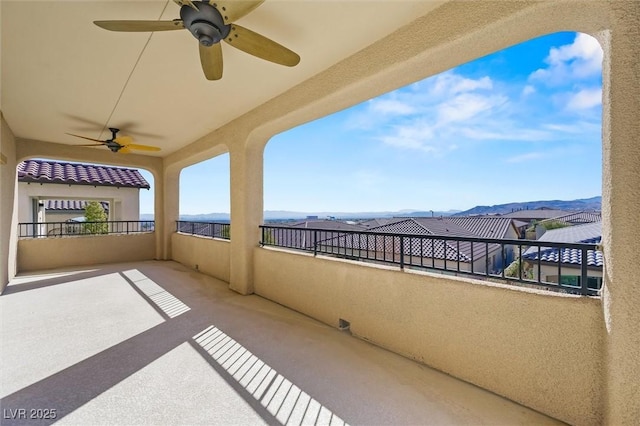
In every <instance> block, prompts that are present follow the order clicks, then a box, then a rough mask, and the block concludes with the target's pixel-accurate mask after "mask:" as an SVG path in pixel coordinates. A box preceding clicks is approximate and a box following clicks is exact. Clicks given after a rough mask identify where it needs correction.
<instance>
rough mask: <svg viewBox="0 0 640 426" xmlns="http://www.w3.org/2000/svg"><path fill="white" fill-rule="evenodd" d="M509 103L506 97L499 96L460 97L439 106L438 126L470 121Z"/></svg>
mask: <svg viewBox="0 0 640 426" xmlns="http://www.w3.org/2000/svg"><path fill="white" fill-rule="evenodd" d="M507 101H508V99H507V98H506V97H504V96H499V95H498V96H494V95H489V96H482V95H477V94H472V93H465V94H462V95H458V96H456V97H454V98H452V99H450V100H448V101H445V102H443V103H441V104H440V105H438V107H437V116H438V125H439V126H442V125H444V124H449V123H453V122H458V121H466V120H469V119H471V118H473V117H475V116H477V115H479V114H481V113H483V112H486V111H489V110H491V109H494V108H496V107H498V106H500V105H502V104H504V103H506V102H507Z"/></svg>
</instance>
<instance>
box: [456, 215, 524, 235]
mask: <svg viewBox="0 0 640 426" xmlns="http://www.w3.org/2000/svg"><path fill="white" fill-rule="evenodd" d="M447 219H448V220H450V221H451V222H453V223H455V224H456V225H459V226H461V227H463V228H464V229H466V230H468V231H470V232H472V233H473V234H476V235H478V236H480V237H482V238H507V237H508V235H507V233H508V232H509V229H510V228H511V227H512V223H513V219H511V218H508V217H486V216H452V217H449V218H447ZM514 232H515V230H514ZM512 238H513V237H512Z"/></svg>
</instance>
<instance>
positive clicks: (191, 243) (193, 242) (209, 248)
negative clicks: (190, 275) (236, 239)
mask: <svg viewBox="0 0 640 426" xmlns="http://www.w3.org/2000/svg"><path fill="white" fill-rule="evenodd" d="M171 245H172V256H173V260H175V261H176V262H180V263H182V264H183V265H185V266H187V267H189V268H194V269H195V268H196V265H198V270H199V271H200V272H203V273H205V274H207V275H211V276H212V277H215V278H218V279H220V280H222V281H225V282H229V277H230V258H229V254H230V246H231V244H230V243H229V241H227V240H219V239H214V238H207V237H200V236H197V235H185V234H178V233H174V234H173V235H172V236H171Z"/></svg>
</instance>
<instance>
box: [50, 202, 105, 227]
mask: <svg viewBox="0 0 640 426" xmlns="http://www.w3.org/2000/svg"><path fill="white" fill-rule="evenodd" d="M87 204H89V201H85V200H44V211H45V212H46V222H65V221H68V220H76V219H78V218H80V217H83V216H84V209H85V207H86V206H87ZM100 205H102V208H103V209H104V211H105V212H106V213H107V217H108V215H109V202H107V201H100Z"/></svg>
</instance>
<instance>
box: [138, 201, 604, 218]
mask: <svg viewBox="0 0 640 426" xmlns="http://www.w3.org/2000/svg"><path fill="white" fill-rule="evenodd" d="M601 205H602V197H600V196H598V197H592V198H583V199H578V200H541V201H523V202H514V203H507V204H497V205H493V206H476V207H474V208H472V209H469V210H465V211H460V210H447V211H432V210H426V211H425V210H411V209H406V210H399V211H382V212H355V213H354V212H330V211H327V212H296V211H288V210H265V212H264V220H265V221H274V220H286V219H294V220H295V219H298V220H299V219H307V218H310V217H313V218H315V217H317V218H319V219H326V218H335V219H373V218H390V217H431V216H468V215H485V214H506V213H511V212H514V211H517V210H535V209H539V208H542V207H544V208H549V209H555V210H567V211H580V210H600V208H601ZM140 220H153V215H152V214H141V215H140ZM180 220H185V221H194V222H198V221H215V222H229V220H230V216H229V213H206V214H193V215H190V214H184V215H180Z"/></svg>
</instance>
